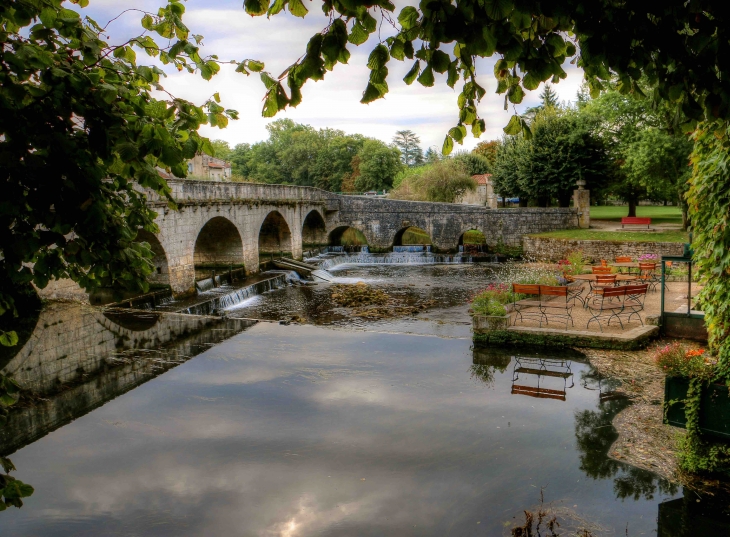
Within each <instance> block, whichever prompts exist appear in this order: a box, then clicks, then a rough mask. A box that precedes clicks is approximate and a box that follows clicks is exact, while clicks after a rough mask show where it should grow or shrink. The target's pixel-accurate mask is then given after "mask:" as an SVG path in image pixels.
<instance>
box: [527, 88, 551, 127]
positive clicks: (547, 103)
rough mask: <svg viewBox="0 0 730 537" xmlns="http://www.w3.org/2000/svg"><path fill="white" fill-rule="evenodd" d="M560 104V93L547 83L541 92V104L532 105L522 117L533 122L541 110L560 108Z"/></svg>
mask: <svg viewBox="0 0 730 537" xmlns="http://www.w3.org/2000/svg"><path fill="white" fill-rule="evenodd" d="M559 106H560V101H558V94H557V93H555V91H554V90H553V88H552V87H551V86H550V84H545V86H544V87H543V89H542V91H541V92H540V104H539V105H537V106H532V107H530V108H528V109H527V110H525V113H524V114H522V117H523V118H525V119H526V120H528V121H529V122H532V121H533V120H534V119H535V116H536V115H537V114H538V112H540V111H541V110H546V109H548V108H558V107H559Z"/></svg>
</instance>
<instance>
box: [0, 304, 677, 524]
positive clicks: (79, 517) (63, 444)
mask: <svg viewBox="0 0 730 537" xmlns="http://www.w3.org/2000/svg"><path fill="white" fill-rule="evenodd" d="M67 315H71V313H67ZM117 320H118V319H117ZM104 322H106V321H104ZM156 322H158V323H159V322H161V321H156ZM126 324H129V323H126ZM109 326H111V325H109ZM208 330H209V331H215V330H221V328H220V327H219V328H215V327H213V328H210V329H208ZM59 333H60V332H59ZM120 333H121V332H120ZM128 333H129V334H131V333H132V332H128ZM205 333H206V332H205V331H204V332H203V334H205ZM226 335H230V334H226ZM213 343H217V340H216V341H213ZM197 344H198V346H199V347H200V346H205V343H204V341H202V340H200V339H199V340H197ZM187 349H188V350H187V351H186V352H189V353H190V354H191V355H192V354H196V353H197V352H199V351H195V352H192V351H190V348H189V347H187ZM176 352H177V351H176ZM513 355H514V356H517V355H524V356H528V359H527V360H525V359H520V360H518V359H517V358H514V357H513ZM551 357H552V358H554V359H555V360H548V361H547V362H546V361H545V360H544V358H545V356H544V355H543V356H542V358H543V359H542V361H541V360H540V358H539V357H535V355H534V353H532V352H531V351H518V350H512V351H509V352H506V353H505V352H500V353H494V352H486V351H481V350H472V349H471V342H470V341H469V340H468V339H460V338H438V337H424V336H416V335H408V334H385V333H378V332H376V331H369V332H358V331H348V330H334V329H331V328H323V327H315V326H295V325H291V326H281V325H278V324H272V323H259V324H257V325H255V326H253V327H251V328H248V329H247V330H244V331H242V332H239V333H238V334H237V335H234V336H233V337H230V338H229V339H227V340H225V341H223V342H220V343H218V344H216V345H213V344H211V345H209V346H208V347H207V350H204V351H203V352H201V353H200V354H197V356H195V357H194V358H192V359H189V360H188V361H184V362H183V363H181V364H180V365H177V367H173V368H171V369H169V370H167V371H166V372H164V374H158V375H157V376H155V375H152V376H150V378H149V379H144V380H147V381H146V382H145V383H142V384H141V385H139V386H138V387H136V388H134V389H132V390H131V391H128V392H127V393H117V394H114V393H112V394H111V396H110V397H109V398H110V399H111V400H110V401H109V402H107V403H106V404H104V405H103V406H100V407H99V408H96V409H95V410H91V411H90V412H89V409H88V408H87V409H86V410H85V411H84V412H88V413H86V414H85V415H81V416H80V417H78V418H77V419H73V417H74V416H69V420H68V421H69V422H68V423H67V424H66V425H65V426H61V427H60V428H58V429H57V430H55V431H53V432H50V433H49V434H47V435H45V436H42V435H40V436H41V437H40V439H38V440H36V441H35V442H33V443H30V444H29V445H27V446H25V447H22V448H21V449H19V451H17V452H16V453H15V454H13V455H12V460H13V462H14V463H15V465H16V466H17V467H18V472H16V476H17V477H18V478H20V479H22V480H23V481H24V482H26V483H30V484H32V485H33V486H34V487H35V489H36V492H35V494H34V495H33V496H32V497H30V498H29V499H28V500H27V501H26V502H25V506H24V507H23V508H22V509H19V510H18V509H10V510H8V511H6V512H4V513H2V514H1V515H0V528H1V533H2V535H3V536H6V535H7V536H28V535H43V536H61V535H63V536H65V535H77V536H80V535H90V536H91V535H93V536H96V535H145V536H147V535H154V536H179V535H194V536H198V535H199V536H209V535H256V536H258V535H262V536H267V535H280V536H295V535H332V536H335V535H337V536H342V535H357V536H367V535H394V536H395V535H398V536H402V535H434V536H437V535H438V536H443V535H481V536H491V535H503V534H505V532H507V531H508V530H506V528H507V526H509V525H510V523H512V522H513V521H514V520H516V519H515V518H514V517H519V516H521V512H522V509H525V508H530V507H532V506H534V505H535V504H537V503H538V501H539V497H540V488H541V487H545V488H544V494H545V499H546V501H549V502H554V504H555V505H557V506H560V507H564V508H568V509H571V510H574V511H576V512H578V513H579V514H580V516H582V517H584V518H587V519H591V520H593V521H595V522H597V523H598V524H600V525H602V526H604V527H605V528H606V529H608V530H610V531H611V532H615V534H624V530H625V528H626V526H627V525H628V528H629V530H630V531H629V535H642V534H643V535H651V534H653V533H654V532H655V531H656V527H657V508H658V504H659V503H660V502H661V501H663V500H666V499H669V498H673V497H675V496H678V494H677V491H676V490H675V489H672V488H671V487H670V486H669V485H668V484H667V483H665V482H662V481H660V480H659V479H657V478H656V477H655V476H654V475H653V474H651V473H649V472H644V471H641V470H637V469H634V468H632V467H630V466H627V465H625V464H623V463H620V462H617V461H615V460H613V459H610V458H608V457H607V455H606V453H607V451H608V449H609V446H610V445H611V443H612V442H613V440H614V439H615V433H614V432H613V429H612V427H611V426H610V420H611V418H612V417H613V415H614V414H615V413H616V412H617V411H618V410H619V409H620V408H622V406H623V405H624V404H625V403H624V402H623V401H621V400H617V399H612V398H610V397H608V398H607V399H606V400H604V401H603V402H601V400H602V396H604V398H605V396H606V394H607V392H610V391H611V388H612V386H611V383H610V382H608V381H606V380H605V379H603V380H600V379H599V378H598V377H597V376H596V374H595V372H594V371H593V370H592V369H591V368H590V366H589V365H587V364H586V363H584V362H583V361H582V360H581V359H580V357H579V356H575V355H561V356H551ZM546 364H547V365H546ZM520 367H522V368H526V369H531V368H535V367H538V368H539V367H549V368H551V369H552V370H555V371H558V372H562V373H564V374H563V375H562V376H556V377H550V378H546V377H542V380H541V383H542V387H543V388H544V387H547V388H549V389H551V390H554V392H555V393H554V394H553V395H554V397H553V398H535V397H531V396H528V395H524V394H521V393H519V392H520V391H521V389H520V386H521V385H522V386H528V387H532V388H533V389H534V387H535V386H536V385H537V381H536V378H537V377H536V376H535V375H530V374H529V373H527V374H523V373H519V372H516V369H517V368H520ZM515 375H517V377H518V378H517V379H516V380H514V379H515ZM117 380H118V379H117ZM118 381H119V380H118ZM95 382H96V383H97V384H98V385H102V384H104V385H106V384H109V383H108V382H106V380H105V377H104V373H102V375H101V377H100V378H99V379H97V380H93V379H92V380H90V381H89V384H90V385H93V384H94V383H95ZM112 384H113V383H112ZM515 386H517V388H516V387H515ZM92 387H93V386H92ZM111 389H112V391H113V389H114V387H113V386H112V388H111ZM124 389H128V387H127V388H124ZM120 391H124V390H122V389H121V388H120ZM513 392H516V393H513ZM550 393H552V392H550ZM609 395H610V394H609ZM115 396H116V398H114V397H115ZM79 414H83V412H80V413H79Z"/></svg>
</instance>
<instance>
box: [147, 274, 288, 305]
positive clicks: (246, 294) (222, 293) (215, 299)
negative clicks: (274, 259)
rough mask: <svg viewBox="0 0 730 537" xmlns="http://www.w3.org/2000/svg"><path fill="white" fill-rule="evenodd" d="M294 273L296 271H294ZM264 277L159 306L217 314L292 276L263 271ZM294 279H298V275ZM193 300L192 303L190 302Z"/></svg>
mask: <svg viewBox="0 0 730 537" xmlns="http://www.w3.org/2000/svg"><path fill="white" fill-rule="evenodd" d="M294 274H296V273H294ZM262 276H268V277H265V278H263V279H261V280H259V281H257V282H255V283H252V284H250V285H246V286H244V287H240V288H237V289H236V288H232V287H230V286H227V285H225V286H222V287H217V288H215V289H211V290H210V291H206V292H204V293H200V294H199V295H197V296H196V297H195V298H194V299H189V300H183V301H180V302H173V303H171V304H169V305H168V306H167V307H164V308H161V309H164V310H166V311H171V312H174V313H187V314H191V315H218V314H221V313H222V311H223V310H225V309H226V308H230V307H232V306H235V305H236V304H240V303H241V302H243V301H244V300H247V299H249V298H253V297H254V296H257V295H260V294H263V293H266V292H267V291H272V290H274V289H281V288H282V287H285V286H286V285H289V284H290V282H291V281H292V280H293V279H294V277H293V276H292V275H291V274H290V272H288V271H287V272H284V271H281V272H277V273H273V274H272V273H264V274H262ZM296 279H299V278H298V276H297V278H296ZM191 301H192V302H193V303H192V304H191V303H190V302H191Z"/></svg>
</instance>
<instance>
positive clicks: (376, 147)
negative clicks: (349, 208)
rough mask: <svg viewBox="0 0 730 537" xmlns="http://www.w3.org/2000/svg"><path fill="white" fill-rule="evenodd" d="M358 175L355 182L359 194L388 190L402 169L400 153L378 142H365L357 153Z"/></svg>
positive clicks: (396, 149)
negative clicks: (358, 159)
mask: <svg viewBox="0 0 730 537" xmlns="http://www.w3.org/2000/svg"><path fill="white" fill-rule="evenodd" d="M358 156H359V157H360V164H359V167H358V168H359V172H360V175H359V176H358V177H357V179H356V180H355V188H356V189H357V190H358V191H359V192H366V191H368V190H386V189H387V190H389V189H390V188H391V187H392V186H393V179H395V176H396V174H397V173H398V171H399V170H400V169H401V167H402V163H401V155H400V151H399V150H398V148H396V147H391V146H388V145H386V144H384V143H383V142H381V141H380V140H372V139H370V140H366V141H365V143H364V144H363V146H362V149H361V150H360V153H358Z"/></svg>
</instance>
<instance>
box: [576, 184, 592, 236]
mask: <svg viewBox="0 0 730 537" xmlns="http://www.w3.org/2000/svg"><path fill="white" fill-rule="evenodd" d="M575 184H576V185H577V186H578V190H574V191H573V206H574V207H575V208H576V209H577V211H578V227H580V228H582V229H588V228H589V227H591V191H590V190H585V189H584V188H583V187H584V186H585V184H586V182H585V181H584V180H583V179H581V180H579V181H576V183H575Z"/></svg>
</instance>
